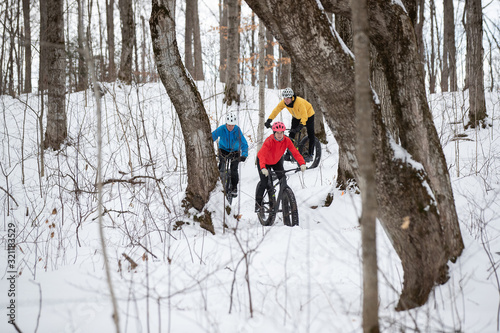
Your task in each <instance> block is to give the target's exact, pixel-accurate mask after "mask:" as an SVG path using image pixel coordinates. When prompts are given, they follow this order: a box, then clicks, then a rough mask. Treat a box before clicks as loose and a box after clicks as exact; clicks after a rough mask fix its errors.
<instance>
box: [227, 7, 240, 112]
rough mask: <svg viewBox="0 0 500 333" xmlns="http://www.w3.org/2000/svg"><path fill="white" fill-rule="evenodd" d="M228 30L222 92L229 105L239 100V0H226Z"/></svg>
mask: <svg viewBox="0 0 500 333" xmlns="http://www.w3.org/2000/svg"><path fill="white" fill-rule="evenodd" d="M227 12H228V31H227V72H226V81H225V82H226V89H225V92H224V103H226V104H227V105H231V104H232V103H233V102H237V103H239V102H240V97H239V94H238V83H239V75H238V74H239V71H238V68H239V64H238V58H239V55H240V38H239V35H240V34H239V32H238V28H239V26H240V12H241V5H240V4H239V0H228V1H227Z"/></svg>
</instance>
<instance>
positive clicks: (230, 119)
mask: <svg viewBox="0 0 500 333" xmlns="http://www.w3.org/2000/svg"><path fill="white" fill-rule="evenodd" d="M226 124H227V125H236V115H235V114H234V113H232V112H229V113H228V114H227V115H226Z"/></svg>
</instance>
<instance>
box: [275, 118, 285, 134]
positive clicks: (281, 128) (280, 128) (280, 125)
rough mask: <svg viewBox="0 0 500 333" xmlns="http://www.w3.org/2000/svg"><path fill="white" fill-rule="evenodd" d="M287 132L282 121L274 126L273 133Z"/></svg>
mask: <svg viewBox="0 0 500 333" xmlns="http://www.w3.org/2000/svg"><path fill="white" fill-rule="evenodd" d="M285 130H286V126H285V124H283V123H282V122H281V121H277V122H275V123H274V124H273V132H284V131H285Z"/></svg>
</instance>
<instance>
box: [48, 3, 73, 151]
mask: <svg viewBox="0 0 500 333" xmlns="http://www.w3.org/2000/svg"><path fill="white" fill-rule="evenodd" d="M63 5H64V1H63V0H48V1H47V43H48V45H49V50H48V61H47V62H48V66H47V67H48V80H47V81H48V82H47V84H48V89H49V91H48V102H47V104H48V110H47V129H46V133H45V141H44V147H45V148H52V149H54V150H58V149H59V148H60V147H61V144H63V142H64V140H65V139H66V137H67V135H68V132H67V124H66V108H65V106H66V100H65V98H66V95H65V93H66V50H65V49H64V11H63Z"/></svg>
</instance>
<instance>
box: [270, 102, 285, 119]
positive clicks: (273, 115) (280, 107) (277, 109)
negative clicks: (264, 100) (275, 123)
mask: <svg viewBox="0 0 500 333" xmlns="http://www.w3.org/2000/svg"><path fill="white" fill-rule="evenodd" d="M284 108H285V101H284V100H283V99H282V100H281V102H279V103H278V105H277V106H276V107H275V108H274V110H273V112H271V114H270V115H269V117H268V118H269V119H274V118H276V116H277V115H278V114H279V113H280V112H281V110H283V109H284Z"/></svg>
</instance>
